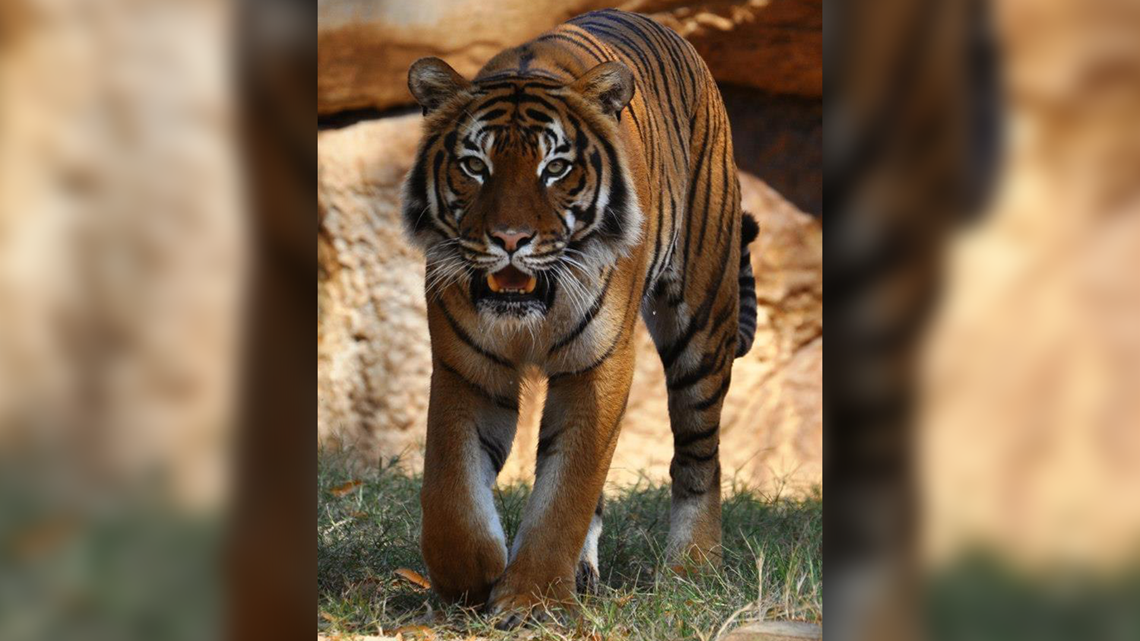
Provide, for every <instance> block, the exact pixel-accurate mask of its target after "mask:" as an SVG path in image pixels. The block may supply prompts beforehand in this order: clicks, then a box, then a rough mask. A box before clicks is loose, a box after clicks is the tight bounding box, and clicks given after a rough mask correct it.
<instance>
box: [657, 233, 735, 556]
mask: <svg viewBox="0 0 1140 641" xmlns="http://www.w3.org/2000/svg"><path fill="white" fill-rule="evenodd" d="M726 253H727V254H728V256H725V257H724V258H723V259H722V261H721V264H722V266H723V267H722V270H723V271H722V273H721V274H719V277H718V278H715V279H714V280H712V282H710V283H709V286H708V287H704V288H696V289H694V290H693V291H696V292H699V294H698V295H695V296H692V301H691V302H684V301H680V300H678V296H679V294H677V293H676V292H675V291H674V292H673V293H670V291H669V290H670V287H668V286H666V287H661V288H659V289H657V290H656V291H655V292H654V294H653V295H652V296H651V297H649V298H647V299H646V301H645V303H644V306H643V317H644V318H645V321H646V325H647V326H648V327H649V330H650V334H651V335H652V336H653V340H654V342H655V343H656V346H657V351H658V353H659V354H660V356H661V362H662V364H663V365H664V367H665V380H666V384H667V386H668V394H669V423H670V427H671V429H672V432H673V460H672V462H671V463H670V465H669V475H670V477H671V478H672V482H673V483H672V501H671V506H670V514H669V538H668V545H667V554H668V557H669V559H671V562H674V563H679V564H682V565H688V564H689V563H691V562H696V563H698V564H700V563H711V564H714V565H717V564H719V563H720V558H721V548H720V543H721V526H720V498H721V497H720V478H721V468H720V457H719V454H720V414H721V406H722V404H723V402H724V397H725V394H726V393H727V392H728V386H729V383H730V381H731V378H732V362H733V360H734V357H735V356H736V350H737V326H738V314H739V311H738V301H737V297H738V288H737V287H735V286H733V285H735V280H736V279H735V278H734V276H735V274H734V273H730V275H729V276H728V277H727V278H725V277H724V276H725V274H724V273H723V272H727V271H728V269H730V268H728V266H729V265H732V268H735V265H734V264H733V262H734V261H737V260H739V258H738V256H739V254H738V252H737V251H734V250H731V249H730V250H728V251H727V252H726ZM733 271H735V269H733ZM713 274H716V272H715V271H714V272H713Z"/></svg>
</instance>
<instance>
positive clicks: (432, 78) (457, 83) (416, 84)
mask: <svg viewBox="0 0 1140 641" xmlns="http://www.w3.org/2000/svg"><path fill="white" fill-rule="evenodd" d="M470 86H471V83H470V82H469V81H468V80H467V79H466V78H464V77H463V76H461V75H459V72H458V71H456V70H454V69H452V68H451V65H449V64H447V63H446V62H444V61H442V60H440V59H439V58H420V59H419V60H417V61H415V62H413V63H412V66H411V67H410V68H409V69H408V89H409V90H410V91H411V92H412V95H413V96H415V98H416V102H418V103H420V106H421V107H423V108H424V115H425V116H426V115H427V114H428V112H429V111H431V110H433V109H436V108H438V107H439V106H440V105H442V104H443V103H445V102H447V100H448V98H451V97H452V96H454V95H455V94H457V93H459V92H460V91H462V90H464V89H467V88H468V87H470Z"/></svg>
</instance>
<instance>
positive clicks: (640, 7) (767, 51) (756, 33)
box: [317, 0, 823, 114]
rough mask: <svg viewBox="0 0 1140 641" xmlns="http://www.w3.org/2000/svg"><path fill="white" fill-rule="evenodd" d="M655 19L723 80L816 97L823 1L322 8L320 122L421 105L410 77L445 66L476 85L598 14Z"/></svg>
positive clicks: (586, 0)
mask: <svg viewBox="0 0 1140 641" xmlns="http://www.w3.org/2000/svg"><path fill="white" fill-rule="evenodd" d="M611 6H616V7H618V8H621V9H625V10H629V11H637V12H642V13H646V14H648V15H651V16H652V17H653V18H654V19H656V20H658V21H659V22H661V23H662V24H664V25H666V26H668V27H670V28H672V29H674V30H676V31H677V32H678V33H680V34H681V35H683V36H685V37H686V38H687V39H689V41H690V42H692V43H693V45H694V46H695V47H696V48H697V51H698V52H700V54H701V56H702V57H703V58H704V59H705V61H706V62H707V63H708V65H709V68H710V69H711V70H712V72H713V75H714V76H715V77H716V78H717V80H721V81H725V82H732V83H737V84H742V85H747V86H750V87H754V88H758V89H763V90H765V91H769V92H774V93H786V94H795V95H803V96H813V97H818V96H821V95H822V93H823V10H822V2H821V1H820V0H772V1H767V0H763V1H762V0H730V1H719V2H718V1H710V2H671V1H668V0H628V1H627V2H624V3H607V2H602V1H600V0H553V1H552V0H495V1H493V2H488V1H485V0H459V1H455V0H417V1H416V2H405V1H402V0H400V1H398V0H390V1H371V0H323V1H322V2H319V3H318V5H317V16H318V24H317V71H318V73H317V113H319V114H331V113H335V112H337V111H344V110H351V109H365V108H373V109H387V108H390V107H395V106H400V105H410V104H413V100H412V97H411V95H410V94H409V93H408V90H407V84H406V80H407V70H408V67H409V66H410V65H411V63H412V62H413V61H415V60H416V59H417V58H420V57H423V56H438V57H440V58H443V59H444V60H446V61H447V62H448V63H450V64H451V65H452V66H453V67H455V68H456V69H457V70H458V71H459V72H460V73H462V74H464V75H466V76H468V77H470V76H473V75H474V74H475V73H476V72H477V71H478V70H479V68H480V67H481V66H482V65H483V63H485V62H486V61H487V60H489V59H490V58H491V57H492V56H494V55H495V54H497V53H498V52H499V51H502V50H503V49H505V48H507V47H512V46H515V45H518V44H520V43H522V42H524V41H526V40H528V39H530V38H533V37H534V36H536V35H538V34H540V33H542V32H543V31H546V30H547V29H550V28H551V27H553V26H555V25H557V24H560V23H562V22H565V21H566V20H568V19H570V18H572V17H574V16H577V15H579V14H582V13H586V12H589V11H592V10H595V9H602V8H606V7H611Z"/></svg>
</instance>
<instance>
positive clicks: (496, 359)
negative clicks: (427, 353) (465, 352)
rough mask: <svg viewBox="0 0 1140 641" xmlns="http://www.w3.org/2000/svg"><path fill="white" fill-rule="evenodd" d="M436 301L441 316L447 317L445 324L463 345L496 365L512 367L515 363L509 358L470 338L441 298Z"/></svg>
mask: <svg viewBox="0 0 1140 641" xmlns="http://www.w3.org/2000/svg"><path fill="white" fill-rule="evenodd" d="M438 302H439V309H440V311H442V312H443V317H444V318H446V319H447V324H448V325H450V326H451V331H452V332H454V333H455V336H456V338H458V339H459V340H460V341H462V342H463V344H464V345H467V346H468V347H470V348H471V349H472V350H473V351H475V353H477V354H479V355H480V356H483V357H484V358H486V359H488V360H490V361H491V362H493V363H495V364H496V365H502V366H503V367H510V368H514V366H515V364H514V363H512V362H511V361H509V360H507V359H505V358H503V357H502V356H499V355H498V354H495V353H493V352H490V351H488V350H486V349H484V348H483V347H481V346H479V345H478V344H477V343H476V342H475V341H474V340H473V339H472V338H471V335H470V334H468V333H467V332H466V331H464V329H463V328H462V327H460V326H459V323H458V322H456V320H455V318H454V317H453V316H452V315H451V312H449V311H448V310H447V306H446V305H444V303H443V300H439V301H438Z"/></svg>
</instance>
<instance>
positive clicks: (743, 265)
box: [736, 212, 760, 358]
mask: <svg viewBox="0 0 1140 641" xmlns="http://www.w3.org/2000/svg"><path fill="white" fill-rule="evenodd" d="M759 233H760V225H758V224H757V223H756V219H755V218H753V217H752V214H749V213H747V212H745V213H744V219H743V220H742V221H741V225H740V275H739V276H738V277H737V283H738V284H739V285H740V318H739V322H738V323H737V329H736V357H737V358H740V357H741V356H744V355H745V354H747V353H748V350H749V349H751V348H752V341H753V340H754V339H755V338H756V278H755V277H753V275H752V255H751V252H749V251H748V243H751V242H752V241H754V240H756V236H757V235H758V234H759Z"/></svg>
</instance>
